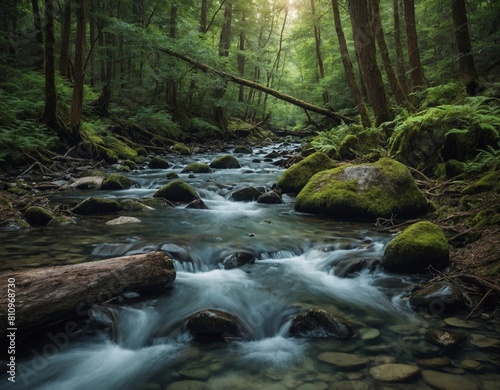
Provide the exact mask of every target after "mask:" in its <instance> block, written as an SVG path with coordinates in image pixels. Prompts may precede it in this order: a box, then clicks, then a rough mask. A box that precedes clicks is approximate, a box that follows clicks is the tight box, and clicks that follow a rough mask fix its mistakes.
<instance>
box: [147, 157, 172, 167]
mask: <svg viewBox="0 0 500 390" xmlns="http://www.w3.org/2000/svg"><path fill="white" fill-rule="evenodd" d="M148 167H149V168H151V169H166V168H168V167H170V163H169V162H168V161H167V160H165V159H164V158H161V157H153V158H152V159H151V160H150V161H149V163H148Z"/></svg>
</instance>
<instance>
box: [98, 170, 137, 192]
mask: <svg viewBox="0 0 500 390" xmlns="http://www.w3.org/2000/svg"><path fill="white" fill-rule="evenodd" d="M134 184H135V182H134V181H133V180H131V179H129V178H128V177H127V176H123V175H119V174H117V173H114V174H112V175H109V176H108V177H107V178H106V179H104V181H103V182H102V185H101V190H112V191H114V190H126V189H128V188H130V187H132V186H133V185H134Z"/></svg>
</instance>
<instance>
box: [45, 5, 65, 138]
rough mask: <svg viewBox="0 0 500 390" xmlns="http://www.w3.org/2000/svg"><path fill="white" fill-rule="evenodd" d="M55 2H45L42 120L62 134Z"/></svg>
mask: <svg viewBox="0 0 500 390" xmlns="http://www.w3.org/2000/svg"><path fill="white" fill-rule="evenodd" d="M55 44H56V38H55V34H54V0H45V55H44V70H45V107H44V111H43V115H42V120H43V121H44V122H45V123H46V124H47V126H48V127H49V128H51V129H53V130H55V131H56V132H58V134H60V131H61V126H60V123H59V120H58V117H57V90H56V75H55V58H54V57H55V54H54V52H55V50H54V47H55Z"/></svg>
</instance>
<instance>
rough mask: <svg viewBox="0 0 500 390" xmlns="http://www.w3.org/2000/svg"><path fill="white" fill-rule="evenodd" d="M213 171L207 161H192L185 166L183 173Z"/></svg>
mask: <svg viewBox="0 0 500 390" xmlns="http://www.w3.org/2000/svg"><path fill="white" fill-rule="evenodd" d="M189 172H192V173H212V169H211V168H210V167H209V166H208V164H205V163H191V164H188V165H186V166H185V167H184V169H183V170H182V173H189Z"/></svg>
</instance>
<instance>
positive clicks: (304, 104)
mask: <svg viewBox="0 0 500 390" xmlns="http://www.w3.org/2000/svg"><path fill="white" fill-rule="evenodd" d="M161 51H162V52H164V53H167V54H168V55H171V56H173V57H176V58H179V59H180V60H182V61H185V62H187V63H189V64H191V65H193V66H194V67H195V68H198V69H200V70H202V71H203V72H209V73H213V74H217V75H219V76H220V77H222V78H224V79H226V80H229V81H232V82H233V83H236V84H239V85H243V86H245V87H249V88H253V89H257V90H259V91H262V92H264V93H266V94H268V95H271V96H274V97H275V98H278V99H280V100H283V101H285V102H287V103H290V104H293V105H295V106H297V107H300V108H303V109H304V110H308V111H312V112H315V113H317V114H320V115H324V116H326V117H328V118H331V119H334V120H337V121H343V122H345V123H353V122H354V120H353V119H352V118H348V117H345V116H343V115H340V114H337V113H335V112H333V111H331V110H329V109H327V108H323V107H318V106H315V105H314V104H311V103H307V102H304V101H303V100H300V99H297V98H295V97H293V96H290V95H287V94H284V93H282V92H279V91H277V90H276V89H273V88H269V87H267V86H265V85H262V84H259V83H256V82H254V81H250V80H247V79H243V78H241V77H238V76H235V75H233V74H231V73H228V72H224V71H222V70H219V69H215V68H212V67H211V66H208V65H206V64H203V63H201V62H198V61H196V60H195V59H193V58H191V57H188V56H186V55H184V54H181V53H177V52H175V51H174V50H171V49H168V48H163V49H161Z"/></svg>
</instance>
